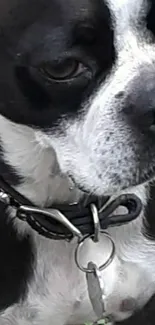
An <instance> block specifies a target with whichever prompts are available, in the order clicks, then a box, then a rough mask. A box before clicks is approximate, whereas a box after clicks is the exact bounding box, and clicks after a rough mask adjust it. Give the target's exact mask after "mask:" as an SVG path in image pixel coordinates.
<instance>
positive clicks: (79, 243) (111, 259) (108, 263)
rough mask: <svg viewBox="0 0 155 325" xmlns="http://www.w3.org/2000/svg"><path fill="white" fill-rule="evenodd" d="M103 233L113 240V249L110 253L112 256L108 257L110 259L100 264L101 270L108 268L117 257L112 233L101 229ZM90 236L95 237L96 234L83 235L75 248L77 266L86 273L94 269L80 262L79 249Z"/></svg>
mask: <svg viewBox="0 0 155 325" xmlns="http://www.w3.org/2000/svg"><path fill="white" fill-rule="evenodd" d="M100 232H101V233H102V234H104V235H105V236H106V237H107V238H108V239H109V240H110V242H111V244H112V249H111V253H110V256H109V257H108V259H107V260H106V262H105V263H103V264H102V265H100V266H99V267H98V269H99V271H103V270H104V269H106V268H107V267H108V266H109V265H110V264H111V263H112V261H113V259H114V257H115V243H114V241H113V239H112V238H111V237H110V235H109V234H108V233H107V232H105V231H102V230H101V231H100ZM88 238H91V239H93V238H94V235H91V236H90V235H86V236H85V237H83V238H82V239H81V240H80V241H79V242H78V245H77V247H76V250H75V262H76V265H77V267H78V268H79V269H80V270H81V271H82V272H84V273H93V272H94V271H93V270H90V269H89V268H88V267H84V266H82V265H81V264H80V262H79V250H80V248H81V247H82V246H83V244H84V242H85V240H86V239H88Z"/></svg>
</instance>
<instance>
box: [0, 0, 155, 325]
mask: <svg viewBox="0 0 155 325" xmlns="http://www.w3.org/2000/svg"><path fill="white" fill-rule="evenodd" d="M0 12H1V14H0V15H1V19H0V21H1V33H0V147H1V150H0V176H2V177H3V179H4V180H5V181H6V182H7V184H9V186H11V188H13V189H14V190H16V191H17V193H20V194H21V195H23V196H24V197H25V198H27V199H28V200H29V201H30V202H32V203H33V204H34V205H35V206H37V207H38V208H46V209H47V208H49V207H50V208H51V207H52V206H54V205H55V204H60V205H62V204H65V205H66V204H67V205H72V204H74V203H76V202H79V201H80V200H81V199H82V198H83V197H84V195H87V196H88V197H89V195H93V196H96V197H102V196H108V197H110V200H113V199H114V198H117V197H118V196H119V195H124V194H134V195H136V196H137V197H138V198H139V199H140V200H141V202H142V210H141V212H140V213H139V216H138V218H137V219H135V220H134V221H132V222H130V223H128V224H124V225H121V226H120V227H119V226H115V227H109V228H108V229H107V232H108V234H109V236H110V238H111V239H112V240H113V242H114V244H115V248H116V254H115V256H114V259H113V261H112V262H111V263H110V264H109V266H107V268H105V269H104V270H103V271H101V278H102V281H103V287H104V295H105V298H104V304H105V312H104V313H103V318H104V317H109V319H110V320H111V321H112V322H114V323H117V322H121V324H129V325H130V324H139V323H141V324H143V323H144V321H145V325H148V324H154V312H152V310H153V309H154V308H153V307H152V306H154V294H155V240H154V239H155V231H154V230H155V228H154V227H155V221H154V197H155V194H152V192H153V189H154V187H153V181H154V177H155V133H154V125H155V119H154V114H155V40H154V37H155V25H154V19H155V4H154V2H153V0H150V1H149V0H137V1H135V0H124V1H122V0H106V1H105V0H96V1H93V0H79V1H76V0H67V1H63V0H44V1H43V0H38V1H36V0H31V1H30V0H20V1H15V0H10V1H8V2H5V1H1V4H0ZM122 209H123V211H124V208H122V207H119V208H118V209H117V212H118V213H120V211H122ZM0 211H1V216H0V257H1V266H0V325H30V324H31V325H40V324H45V325H51V324H53V325H80V324H84V323H85V322H86V321H90V322H94V321H96V320H97V315H96V314H95V312H94V310H93V307H92V305H91V302H90V299H89V296H88V288H87V284H86V276H85V274H84V272H82V271H81V270H79V268H78V267H77V265H76V263H75V259H74V252H75V249H76V247H77V238H73V239H72V240H70V241H65V240H60V239H59V240H54V239H53V240H51V239H49V238H45V236H42V235H41V234H38V233H37V231H35V230H34V229H32V227H30V225H29V224H28V223H26V222H24V221H23V220H19V219H18V218H16V217H15V209H14V207H10V206H6V205H4V204H3V202H1V203H0ZM110 250H111V243H110V241H109V240H108V239H107V238H106V237H105V235H104V234H102V235H100V239H99V241H98V242H97V243H95V242H93V241H92V240H91V239H88V240H87V241H86V242H85V245H84V246H83V250H82V251H81V255H80V263H82V265H86V263H88V262H90V261H92V262H94V263H96V265H97V266H99V265H101V264H102V263H106V261H107V258H108V256H109V253H110ZM150 306H151V307H150ZM142 310H143V312H142Z"/></svg>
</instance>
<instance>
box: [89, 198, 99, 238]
mask: <svg viewBox="0 0 155 325" xmlns="http://www.w3.org/2000/svg"><path fill="white" fill-rule="evenodd" d="M90 209H91V213H92V216H93V222H94V235H93V236H94V237H93V241H94V242H95V243H97V242H99V236H100V233H101V227H100V220H99V215H98V209H97V207H96V205H95V204H91V205H90Z"/></svg>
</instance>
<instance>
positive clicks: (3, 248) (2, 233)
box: [0, 203, 34, 310]
mask: <svg viewBox="0 0 155 325" xmlns="http://www.w3.org/2000/svg"><path fill="white" fill-rule="evenodd" d="M33 263H34V257H33V246H32V243H31V238H30V236H19V235H18V234H17V232H16V230H15V228H14V226H13V220H12V219H10V217H8V215H7V213H6V209H5V207H4V205H3V204H2V203H0V310H4V309H5V308H7V307H8V306H10V305H12V304H15V303H17V302H19V300H20V299H24V297H25V295H26V292H27V285H28V282H29V281H30V280H31V277H32V275H33Z"/></svg>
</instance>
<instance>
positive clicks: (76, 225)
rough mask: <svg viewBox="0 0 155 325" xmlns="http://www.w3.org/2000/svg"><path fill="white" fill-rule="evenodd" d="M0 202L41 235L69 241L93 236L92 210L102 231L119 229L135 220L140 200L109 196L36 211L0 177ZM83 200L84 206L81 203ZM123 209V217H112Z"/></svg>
mask: <svg viewBox="0 0 155 325" xmlns="http://www.w3.org/2000/svg"><path fill="white" fill-rule="evenodd" d="M0 201H1V202H2V204H5V205H6V208H7V207H9V206H10V207H13V208H14V209H15V217H16V218H18V219H20V220H22V221H24V222H27V223H28V224H29V226H30V227H31V228H32V229H34V230H35V231H37V233H39V234H40V235H42V236H44V237H46V238H50V239H58V240H60V239H68V240H70V239H72V237H73V235H78V232H79V233H82V235H92V234H93V233H94V222H93V218H92V213H93V212H92V208H95V209H96V212H97V213H98V218H99V221H100V227H101V229H102V230H104V229H107V228H108V227H111V226H120V225H123V224H126V223H128V222H130V221H133V220H134V219H136V218H137V217H138V216H139V214H140V212H141V210H142V203H141V200H140V199H139V198H138V197H137V196H136V195H135V194H123V195H120V196H118V197H117V198H116V199H115V200H113V201H111V200H110V198H109V197H103V198H100V199H98V198H95V197H89V200H83V202H82V201H81V202H80V203H78V204H73V205H53V206H52V208H43V209H40V208H37V207H36V206H35V205H34V204H32V202H30V201H29V200H28V199H27V198H25V197H24V196H23V195H21V194H20V193H19V192H17V191H16V190H15V189H14V188H13V187H11V186H10V185H9V184H8V183H7V182H6V181H4V179H3V178H2V177H0ZM84 201H85V202H86V201H87V203H84ZM119 206H123V207H125V208H126V209H127V213H126V214H120V215H118V214H114V212H115V210H116V209H117V208H118V207H119Z"/></svg>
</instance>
